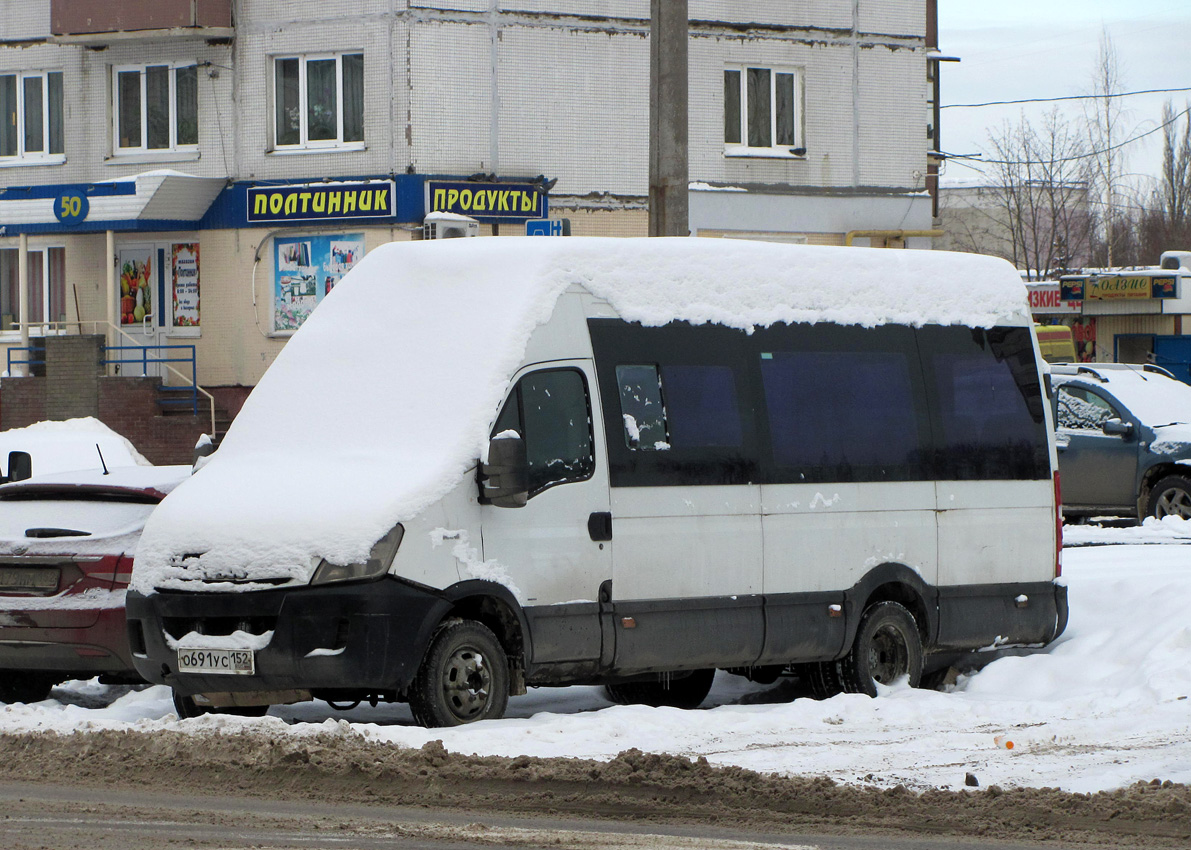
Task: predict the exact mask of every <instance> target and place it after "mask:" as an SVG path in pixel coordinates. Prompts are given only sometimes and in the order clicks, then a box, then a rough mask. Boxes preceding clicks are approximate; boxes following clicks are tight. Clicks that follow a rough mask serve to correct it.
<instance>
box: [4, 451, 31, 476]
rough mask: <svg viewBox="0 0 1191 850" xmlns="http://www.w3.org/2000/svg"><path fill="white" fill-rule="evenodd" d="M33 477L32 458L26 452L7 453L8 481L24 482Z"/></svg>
mask: <svg viewBox="0 0 1191 850" xmlns="http://www.w3.org/2000/svg"><path fill="white" fill-rule="evenodd" d="M32 477H33V458H32V457H31V456H30V454H29V453H28V452H9V453H8V479H7V480H8V481H24V480H25V479H26V478H32Z"/></svg>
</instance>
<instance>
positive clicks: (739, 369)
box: [588, 319, 759, 487]
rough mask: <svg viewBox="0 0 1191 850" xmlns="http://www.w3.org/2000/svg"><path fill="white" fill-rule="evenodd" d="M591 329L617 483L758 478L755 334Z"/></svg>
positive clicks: (620, 325)
mask: <svg viewBox="0 0 1191 850" xmlns="http://www.w3.org/2000/svg"><path fill="white" fill-rule="evenodd" d="M588 326H589V328H590V329H591V341H592V347H593V349H594V352H595V358H596V369H597V372H598V374H599V380H600V396H601V399H602V403H603V405H604V427H605V428H606V433H607V437H608V468H609V474H610V477H611V482H612V486H614V487H650V486H661V485H684V484H747V483H751V482H756V481H758V480H759V479H758V463H757V434H756V427H757V426H756V422H755V417H754V410H755V405H754V403H753V400H754V399H755V398H756V395H757V393H756V390H755V388H754V386H753V382H754V379H753V378H752V376H751V375H752V373H751V372H750V369H749V365H748V353H747V352H748V349H747V345H748V339H749V338H748V335H747V334H745V333H744V332H743V331H738V330H732V329H730V328H725V327H722V326H718V325H702V326H697V327H696V326H692V325H688V324H686V323H683V322H672V323H671V324H668V325H664V326H662V327H643V326H641V325H637V324H633V323H630V322H623V321H620V320H618V319H591V320H589V322H588ZM634 428H635V429H636V435H634V434H633V429H634Z"/></svg>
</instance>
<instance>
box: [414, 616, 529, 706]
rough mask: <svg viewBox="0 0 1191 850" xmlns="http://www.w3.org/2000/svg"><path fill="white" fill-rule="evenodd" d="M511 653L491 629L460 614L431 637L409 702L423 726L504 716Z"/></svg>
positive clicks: (507, 700) (506, 704)
mask: <svg viewBox="0 0 1191 850" xmlns="http://www.w3.org/2000/svg"><path fill="white" fill-rule="evenodd" d="M508 704H509V659H508V656H507V655H506V654H505V651H504V648H503V647H502V646H501V645H500V641H498V640H497V639H496V635H494V634H493V633H492V630H491V629H489V628H488V627H487V626H485V625H483V624H482V623H477V622H474V621H471V620H456V621H454V622H452V623H450V624H449V625H447V626H446V627H445V628H443V629H440V630H439V632H438V634H437V635H435V636H434V639H433V640H432V641H431V642H430V649H429V650H428V651H427V652H426V657H425V658H424V659H422V666H421V667H420V668H418V674H417V676H415V677H414V682H413V685H412V686H411V687H410V690H409V707H410V710H411V711H413V714H414V719H415V720H417V721H418V722H419V723H420V724H422V725H423V726H428V727H438V726H462V725H463V724H464V723H474V722H475V721H477V720H488V719H496V718H500V717H503V716H504V713H505V708H507V707H508Z"/></svg>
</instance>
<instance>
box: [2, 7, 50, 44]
mask: <svg viewBox="0 0 1191 850" xmlns="http://www.w3.org/2000/svg"><path fill="white" fill-rule="evenodd" d="M49 34H50V0H0V41H17V40H19V39H24V38H42V37H43V36H47V35H49Z"/></svg>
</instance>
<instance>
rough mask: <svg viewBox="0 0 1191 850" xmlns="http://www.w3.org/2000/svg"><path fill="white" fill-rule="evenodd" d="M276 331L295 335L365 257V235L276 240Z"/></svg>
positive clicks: (274, 302)
mask: <svg viewBox="0 0 1191 850" xmlns="http://www.w3.org/2000/svg"><path fill="white" fill-rule="evenodd" d="M273 253H274V262H275V266H276V270H277V271H276V279H275V282H274V286H273V330H275V331H295V330H297V329H298V328H300V327H301V326H302V323H303V322H305V321H306V317H307V316H309V315H310V313H311V312H312V311H313V310H314V308H315V307H316V306H318V302H319V301H321V300H322V299H323V298H325V297H326V295H327V293H328V292H330V291H331V290H332V289H334V288H335V284H336V283H338V282H339V279H340V278H342V277H343V276H344V275H345V274H347V272H348V271H349V270H350V269H351V267H352V266H354V265H355V264H356V263H357V262H359V260H360V258H361V257H363V256H364V234H362V233H347V234H339V235H318V236H296V237H292V238H285V239H274V240H273Z"/></svg>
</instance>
